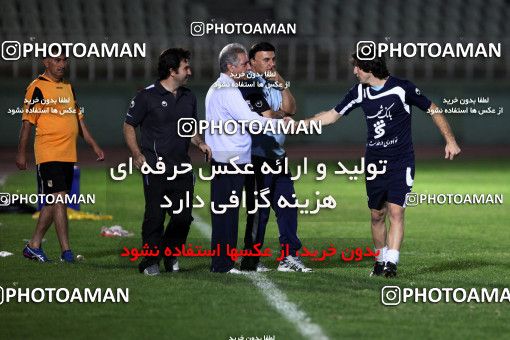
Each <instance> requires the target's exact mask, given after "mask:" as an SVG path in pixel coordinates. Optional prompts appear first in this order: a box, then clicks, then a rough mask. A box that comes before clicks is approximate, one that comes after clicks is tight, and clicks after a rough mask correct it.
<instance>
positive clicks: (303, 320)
mask: <svg viewBox="0 0 510 340" xmlns="http://www.w3.org/2000/svg"><path fill="white" fill-rule="evenodd" d="M194 219H195V220H194V221H193V223H194V224H195V225H196V226H197V228H198V230H199V231H200V232H201V233H202V234H203V235H204V236H206V237H208V238H211V226H210V225H209V224H208V223H207V222H205V221H204V220H203V219H202V218H200V217H199V216H194ZM244 275H245V276H246V277H247V278H249V279H250V280H251V282H252V283H253V284H254V285H255V286H256V287H257V288H258V289H259V290H260V292H261V293H262V294H263V295H264V297H265V298H266V300H267V302H269V304H270V305H271V306H273V308H274V309H276V310H277V311H278V313H280V314H281V316H283V317H284V318H285V319H287V320H288V321H289V322H290V323H292V324H294V326H296V328H297V329H298V331H299V333H301V335H303V336H304V337H306V338H307V339H313V340H328V339H329V338H328V337H327V336H326V334H324V332H323V331H322V328H321V327H320V326H319V325H317V324H315V323H313V322H312V321H311V320H310V318H309V317H308V316H307V315H306V313H305V312H303V311H302V310H300V309H299V308H298V306H297V305H296V304H295V303H293V302H290V301H289V299H288V298H287V295H285V293H284V292H282V291H281V290H279V289H278V287H276V285H275V284H274V283H273V282H272V281H271V280H269V279H268V278H267V277H266V276H265V275H264V274H261V273H257V272H247V273H244Z"/></svg>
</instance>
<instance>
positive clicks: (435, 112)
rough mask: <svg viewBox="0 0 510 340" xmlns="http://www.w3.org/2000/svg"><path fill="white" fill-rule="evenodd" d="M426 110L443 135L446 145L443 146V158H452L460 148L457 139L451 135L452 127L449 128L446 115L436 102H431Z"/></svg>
mask: <svg viewBox="0 0 510 340" xmlns="http://www.w3.org/2000/svg"><path fill="white" fill-rule="evenodd" d="M428 112H430V113H431V116H432V120H433V121H434V124H436V126H437V128H438V129H439V131H440V132H441V135H443V137H444V139H445V141H446V146H445V148H444V152H445V155H444V158H445V159H450V160H452V159H453V158H454V157H455V156H456V155H458V154H459V153H460V148H459V146H458V145H457V141H456V140H455V136H454V135H453V132H452V129H451V128H450V124H448V121H447V120H446V117H445V116H444V115H443V114H442V113H441V112H440V110H439V108H438V107H437V105H436V104H434V103H432V104H431V105H430V108H429V111H428Z"/></svg>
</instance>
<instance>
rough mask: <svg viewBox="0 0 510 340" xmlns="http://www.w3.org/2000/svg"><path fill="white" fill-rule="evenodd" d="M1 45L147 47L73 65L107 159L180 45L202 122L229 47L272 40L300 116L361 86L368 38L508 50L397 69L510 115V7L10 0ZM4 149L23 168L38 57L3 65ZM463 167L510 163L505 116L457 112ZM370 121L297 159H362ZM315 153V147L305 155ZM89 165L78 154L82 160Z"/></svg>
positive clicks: (440, 94) (303, 141)
mask: <svg viewBox="0 0 510 340" xmlns="http://www.w3.org/2000/svg"><path fill="white" fill-rule="evenodd" d="M2 12H3V15H2V16H1V17H0V21H1V23H0V37H1V39H2V41H5V40H16V41H20V42H39V43H42V42H48V43H49V42H85V43H87V42H96V43H101V42H109V43H113V42H118V43H123V42H139V43H141V42H145V43H147V54H148V56H147V58H145V59H144V58H137V59H107V58H105V59H96V58H91V59H71V60H70V64H69V71H68V77H67V78H68V79H69V80H70V81H71V82H72V84H73V85H74V87H75V89H76V92H77V96H78V100H79V104H80V106H83V107H85V110H86V119H87V123H88V124H89V126H90V128H91V130H92V132H93V134H94V136H95V137H96V139H97V140H98V142H99V143H100V144H101V146H103V147H104V148H105V149H106V150H107V156H110V160H113V159H112V156H118V155H119V154H121V153H123V152H124V151H125V150H124V148H123V138H122V132H121V125H122V121H123V117H124V114H125V111H126V108H127V105H128V103H129V100H130V98H131V97H132V96H133V95H134V94H135V93H136V91H137V90H138V89H141V88H143V87H145V86H146V85H148V84H150V83H151V82H153V81H154V79H155V67H156V60H157V56H158V54H159V53H160V52H161V51H162V50H163V49H165V48H168V47H172V46H182V47H184V48H187V49H190V50H191V52H192V67H193V77H192V79H191V80H190V82H189V84H188V85H189V87H190V88H191V89H192V90H193V91H194V92H195V93H196V95H197V97H198V100H199V105H200V106H199V116H200V117H204V98H205V94H206V92H207V88H208V87H209V86H210V84H211V83H212V82H213V81H214V80H215V79H216V77H217V75H218V73H219V71H218V67H217V54H218V52H219V50H220V49H221V47H222V46H224V45H225V44H227V43H230V42H234V41H235V42H240V43H242V44H244V45H245V46H247V47H249V46H250V45H251V44H253V43H255V42H258V41H261V40H267V41H269V42H271V43H273V44H274V45H275V46H276V48H277V58H278V63H277V66H278V70H279V71H280V72H281V74H282V75H283V76H284V77H285V79H286V80H288V81H290V82H291V90H292V92H293V94H294V96H295V97H296V99H297V104H298V113H297V117H298V118H303V117H306V116H309V115H312V114H315V113H317V112H319V111H320V110H324V109H329V108H331V107H333V106H334V105H335V104H336V103H337V102H338V101H339V100H340V99H341V98H342V97H343V95H344V94H345V93H346V91H347V90H348V89H349V88H350V87H351V86H352V85H353V84H354V83H355V78H354V76H353V75H352V67H351V66H350V64H349V62H348V59H349V55H350V53H351V52H352V51H353V50H354V48H355V44H356V42H357V41H359V40H373V41H376V42H383V41H386V42H439V43H441V42H451V43H456V42H474V43H477V42H483V43H489V42H494V43H497V42H501V44H502V57H501V58H491V59H483V58H477V59H469V58H468V59H453V58H436V59H431V58H423V59H422V58H402V59H397V58H394V59H391V60H388V65H389V69H390V72H391V73H392V74H393V75H395V76H397V77H401V78H407V79H410V80H412V81H413V82H415V83H416V85H417V86H418V87H419V88H420V89H421V90H422V92H423V93H424V94H426V95H427V96H429V98H431V99H432V100H433V101H434V102H436V103H437V104H438V105H440V106H441V103H442V99H443V98H445V97H446V98H454V97H458V98H476V97H479V96H483V97H490V103H489V105H490V106H492V107H504V108H508V107H509V105H507V104H508V103H509V100H510V99H509V97H508V93H507V90H508V77H509V69H510V68H509V64H510V58H508V49H509V48H510V47H509V46H510V45H509V44H508V42H509V38H508V36H509V33H510V27H509V26H510V25H508V21H507V18H508V17H509V16H510V6H508V3H507V1H505V0H489V1H468V2H463V1H449V2H442V1H437V0H436V1H434V0H433V1H426V2H424V1H417V0H412V1H403V0H401V1H390V2H386V1H376V0H371V1H358V2H353V1H331V0H330V1H303V0H281V1H278V2H277V3H274V2H272V1H268V0H253V1H247V0H240V1H221V2H208V1H193V2H190V1H184V0H172V1H163V0H152V1H149V0H133V1H120V0H110V1H99V0H87V1H81V0H73V1H58V0H45V1H41V0H25V1H21V0H20V1H15V0H7V1H2ZM194 21H203V22H206V23H207V22H225V23H227V22H252V23H256V22H258V23H264V22H268V23H272V22H277V23H278V22H284V23H286V22H292V23H296V25H297V34H296V35H290V36H246V35H244V36H238V35H212V34H210V35H207V36H203V37H193V36H191V35H190V29H189V25H190V23H191V22H194ZM0 70H1V72H0V114H1V124H0V148H1V150H2V153H1V155H2V156H1V160H2V163H1V164H2V166H1V167H2V169H5V170H7V169H9V168H12V166H13V165H14V153H13V151H14V149H15V147H16V145H17V139H18V129H19V125H20V117H19V115H14V116H11V115H10V114H8V113H7V111H8V109H9V108H11V107H12V108H15V107H17V106H20V105H21V103H22V100H23V94H24V89H25V87H26V86H27V84H28V83H29V82H30V81H31V80H32V79H33V78H34V77H35V76H36V75H37V74H39V73H41V72H42V65H41V63H40V60H37V59H35V58H27V59H24V60H23V59H20V60H19V61H3V60H2V61H1V62H0ZM447 118H448V119H449V121H450V122H451V124H452V127H453V130H454V132H455V134H456V136H457V139H458V141H459V143H460V145H461V147H462V148H463V154H462V157H481V156H483V157H499V156H507V155H508V154H509V153H508V150H509V149H508V145H509V143H510V139H509V137H508V132H507V131H508V126H509V125H510V118H509V115H508V113H506V112H505V113H503V114H502V115H500V116H495V115H490V116H478V115H471V114H469V115H455V114H448V115H447ZM365 129H366V127H365V123H364V120H363V117H362V113H361V111H359V110H358V111H355V112H354V113H353V114H351V116H350V117H349V118H348V119H342V121H341V123H340V124H336V125H335V126H332V127H327V128H326V129H325V130H324V133H323V134H322V135H321V136H293V137H289V138H288V139H287V145H288V147H289V155H290V156H291V157H300V156H306V155H307V153H308V156H315V157H319V158H322V157H328V158H333V159H334V158H337V156H341V155H343V156H345V155H352V156H356V155H359V154H361V153H362V150H363V145H364V140H365ZM413 137H414V143H415V146H416V147H417V157H418V158H420V157H432V158H439V157H441V150H442V144H443V142H442V138H441V136H440V135H439V132H438V131H437V129H436V127H435V126H434V124H433V123H432V121H431V120H430V118H429V117H428V115H426V114H423V113H422V112H420V111H419V110H417V109H415V110H414V117H413ZM304 145H306V148H303V146H304ZM90 158H92V155H90V153H87V152H85V153H84V152H81V155H80V159H81V160H82V161H86V160H88V159H90Z"/></svg>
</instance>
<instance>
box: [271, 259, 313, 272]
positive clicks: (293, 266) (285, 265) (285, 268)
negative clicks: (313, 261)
mask: <svg viewBox="0 0 510 340" xmlns="http://www.w3.org/2000/svg"><path fill="white" fill-rule="evenodd" d="M277 270H278V271H279V272H302V273H309V272H312V271H313V270H312V268H308V267H307V266H305V265H304V264H303V261H301V258H299V257H297V256H292V255H289V256H287V257H285V258H284V259H283V260H281V261H280V264H279V265H278V269H277Z"/></svg>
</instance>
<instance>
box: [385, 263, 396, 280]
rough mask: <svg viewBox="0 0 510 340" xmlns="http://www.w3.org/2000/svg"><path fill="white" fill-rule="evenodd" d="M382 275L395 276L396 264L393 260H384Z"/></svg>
mask: <svg viewBox="0 0 510 340" xmlns="http://www.w3.org/2000/svg"><path fill="white" fill-rule="evenodd" d="M384 276H385V277H395V276H397V265H396V264H395V263H393V262H386V266H384Z"/></svg>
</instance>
